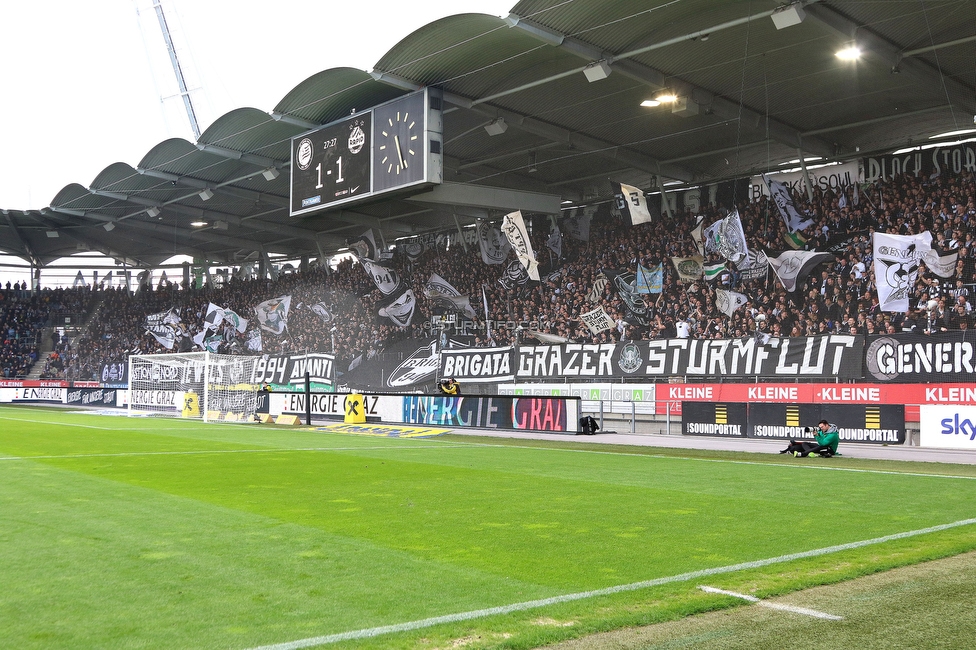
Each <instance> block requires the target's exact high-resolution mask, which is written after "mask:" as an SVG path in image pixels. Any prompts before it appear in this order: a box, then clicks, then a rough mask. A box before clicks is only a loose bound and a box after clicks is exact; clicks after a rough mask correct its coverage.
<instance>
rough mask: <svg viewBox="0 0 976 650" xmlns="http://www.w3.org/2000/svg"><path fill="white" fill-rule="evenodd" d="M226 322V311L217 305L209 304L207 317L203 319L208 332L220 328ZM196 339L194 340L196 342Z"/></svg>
mask: <svg viewBox="0 0 976 650" xmlns="http://www.w3.org/2000/svg"><path fill="white" fill-rule="evenodd" d="M223 322H224V310H223V309H221V308H220V307H218V306H217V305H215V304H213V303H212V302H211V303H208V304H207V315H206V316H204V317H203V323H204V328H205V329H208V330H215V329H217V328H218V327H220V324H221V323H223ZM195 340H196V339H194V341H195Z"/></svg>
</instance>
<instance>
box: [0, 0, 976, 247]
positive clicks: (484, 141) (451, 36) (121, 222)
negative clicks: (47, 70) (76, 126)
mask: <svg viewBox="0 0 976 650" xmlns="http://www.w3.org/2000/svg"><path fill="white" fill-rule="evenodd" d="M852 44H856V45H857V46H858V47H859V48H860V49H861V50H862V56H861V58H860V59H859V60H857V61H856V62H848V61H843V60H841V59H839V58H838V57H837V56H835V53H836V52H837V51H838V50H840V49H842V48H844V47H846V46H849V45H852ZM974 54H976V15H974V12H973V3H972V2H971V0H887V1H885V2H863V1H860V0H820V1H817V0H814V1H809V0H801V1H800V2H795V3H793V4H792V5H785V4H784V3H782V2H776V1H774V0H751V1H731V0H728V1H716V0H680V1H677V2H675V1H674V0H645V1H642V2H636V1H625V0H616V1H608V0H574V1H573V2H565V0H524V1H523V2H519V3H518V4H516V5H515V6H514V7H513V8H512V10H511V14H510V15H509V16H508V17H507V18H497V17H494V16H488V15H480V14H462V15H456V16H451V17H447V18H444V19H441V20H438V21H435V22H433V23H430V24H428V25H426V26H425V27H423V28H421V29H419V30H417V31H416V32H414V33H413V34H411V35H410V36H408V37H407V38H405V39H403V41H401V42H400V43H397V44H396V45H394V46H393V47H392V49H390V50H389V51H388V52H387V54H386V55H385V56H383V58H382V59H380V61H378V62H377V63H376V65H375V68H374V70H373V71H372V72H371V73H367V72H365V71H360V70H354V69H350V68H333V69H329V70H324V71H322V72H320V73H318V74H316V75H314V76H312V77H310V78H309V79H307V80H305V81H304V82H302V83H301V84H299V85H298V86H296V87H295V88H294V89H293V90H292V91H291V92H290V93H288V95H287V96H285V97H284V98H283V99H282V100H281V101H280V102H279V103H278V105H277V106H275V107H274V109H273V110H272V111H271V112H270V113H269V112H267V111H266V110H260V109H256V108H240V109H236V110H234V111H231V112H229V113H227V114H225V115H223V116H222V117H220V118H218V119H217V120H216V121H215V122H214V123H213V125H212V126H211V127H210V128H209V129H207V131H206V132H205V133H203V134H202V135H201V136H200V139H199V141H198V142H196V143H194V142H188V141H186V140H182V139H171V140H166V141H164V142H160V143H159V144H158V145H156V146H155V147H154V148H153V149H152V150H151V151H149V152H147V153H146V155H145V157H144V158H143V159H142V160H141V161H140V162H139V164H138V165H137V166H136V167H135V168H133V167H131V166H130V165H128V164H124V163H115V164H112V165H109V166H108V167H106V168H105V169H104V170H103V171H102V172H101V173H100V174H99V175H98V177H97V178H95V180H94V181H92V182H91V184H90V186H88V187H85V186H84V185H81V184H71V185H68V186H66V187H65V188H63V189H62V190H61V191H60V192H59V193H58V194H57V196H55V197H54V198H53V199H52V200H51V203H50V206H49V207H47V208H44V209H41V210H29V211H22V210H3V211H2V218H0V249H2V250H3V251H5V252H9V253H12V254H15V255H20V256H23V257H25V258H27V259H30V260H32V261H33V262H34V263H36V264H39V265H45V264H47V263H49V262H50V261H52V260H54V259H55V258H57V257H61V256H64V255H69V254H71V253H74V252H77V251H79V250H92V251H100V252H102V253H104V254H106V255H108V256H110V257H114V258H116V259H119V260H121V259H125V260H127V261H128V263H130V264H133V265H137V266H146V265H155V264H159V263H160V262H161V261H162V260H163V259H165V258H167V257H169V256H171V254H172V251H174V249H176V250H179V251H180V252H183V253H185V254H188V255H192V256H194V257H197V258H206V259H208V260H210V261H212V262H214V263H219V264H234V263H239V262H241V261H243V260H245V259H254V257H255V255H256V254H260V253H261V252H264V253H286V254H288V255H290V256H295V257H297V256H300V255H310V256H318V255H319V254H320V253H325V254H330V253H334V252H336V251H337V250H339V249H340V248H342V247H343V246H344V242H345V239H346V238H347V237H350V236H355V235H359V234H361V233H362V232H363V231H364V230H365V229H366V228H373V229H374V231H375V232H377V233H379V234H380V236H381V237H382V238H383V240H384V241H385V242H386V243H387V244H389V243H392V242H393V240H394V239H396V238H398V237H404V236H408V235H411V234H418V233H423V232H429V231H432V230H439V229H443V228H445V227H459V226H463V225H465V224H469V223H472V222H473V221H474V220H475V219H476V218H479V217H489V218H497V217H499V216H500V215H502V214H505V213H507V212H509V211H511V210H513V209H518V208H522V209H524V210H525V211H527V212H546V211H549V212H551V211H552V208H551V206H554V205H559V204H560V203H561V202H563V201H574V202H580V201H595V200H600V199H601V198H602V199H606V198H608V197H609V195H610V185H609V183H608V180H616V181H622V182H625V183H629V184H632V185H636V186H638V187H641V188H643V189H645V190H653V189H657V188H659V187H660V186H661V185H662V184H664V183H672V182H673V181H679V182H681V183H682V184H686V185H688V186H691V185H700V184H703V183H708V182H714V181H716V180H723V179H730V178H737V177H743V176H748V175H751V174H754V173H758V172H760V171H766V170H771V169H776V168H777V167H779V166H782V165H784V164H788V163H789V161H796V160H797V159H798V158H799V156H800V154H801V153H802V154H803V155H804V156H810V157H821V158H822V159H824V160H825V161H842V160H850V159H853V158H857V157H862V156H866V155H869V154H871V153H880V152H890V151H891V150H893V149H896V148H899V147H905V146H911V145H913V144H914V145H917V144H919V143H921V142H928V138H929V137H930V136H933V135H937V134H941V133H945V132H949V131H953V130H958V129H964V128H966V127H967V126H968V127H969V128H972V125H973V119H974V115H976V79H974V76H976V75H974V72H973V70H974V68H973V61H974V58H976V57H974ZM591 78H593V79H594V80H592V81H591V80H590V79H591ZM425 86H429V87H436V88H439V89H441V90H442V91H443V96H444V102H445V104H444V180H445V183H444V185H443V186H440V187H438V188H436V190H435V191H433V192H431V191H424V192H422V193H420V194H419V195H416V196H412V197H411V196H398V197H397V198H395V199H388V200H381V201H376V202H373V203H367V204H362V205H355V206H352V207H343V208H335V209H332V210H328V211H323V212H320V213H316V214H314V215H311V216H307V217H289V216H288V205H289V164H290V162H289V158H290V139H291V138H292V137H294V136H296V135H299V134H301V133H303V132H306V131H308V130H310V129H312V128H315V127H317V126H319V125H321V124H327V123H329V122H332V121H334V120H337V119H339V118H342V117H345V116H347V115H349V114H350V113H351V112H352V111H353V110H354V109H356V110H360V111H361V110H364V109H368V108H370V107H372V106H375V105H377V104H380V103H382V102H385V101H388V100H390V99H393V98H395V97H398V96H400V95H402V94H405V93H407V92H410V91H412V90H415V89H418V88H422V87H425ZM662 93H670V94H673V95H675V96H677V97H678V102H677V103H664V104H661V105H660V106H657V107H646V106H641V102H643V101H645V100H651V99H654V98H655V97H657V96H659V95H660V94H662ZM767 116H768V118H767ZM498 118H503V120H504V122H505V124H506V125H507V127H508V128H507V130H505V131H504V132H502V133H500V134H497V135H494V136H490V135H489V134H488V133H487V132H486V130H485V129H484V128H483V127H485V126H486V125H487V124H488V123H489V122H492V121H494V120H496V119H498ZM119 137H124V136H123V135H122V134H120V136H119ZM793 166H795V162H794V163H793ZM272 169H274V170H277V171H278V172H280V173H279V174H277V175H276V174H275V173H273V172H269V170H272ZM268 179H270V180H268ZM676 187H678V186H676ZM486 188H491V191H486ZM669 189H670V186H669ZM202 193H203V194H202ZM211 193H212V197H211V198H209V200H204V198H203V197H204V196H208V195H210V194H211ZM533 206H535V207H533ZM541 206H550V207H541ZM199 221H205V222H207V224H208V225H206V226H202V227H198V226H192V225H191V223H193V222H199Z"/></svg>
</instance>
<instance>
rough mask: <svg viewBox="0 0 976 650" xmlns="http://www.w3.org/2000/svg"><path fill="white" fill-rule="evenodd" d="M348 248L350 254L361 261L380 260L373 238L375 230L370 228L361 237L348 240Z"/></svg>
mask: <svg viewBox="0 0 976 650" xmlns="http://www.w3.org/2000/svg"><path fill="white" fill-rule="evenodd" d="M346 246H348V247H349V250H350V252H352V254H353V255H355V256H356V257H358V258H359V259H361V260H362V259H367V260H373V261H378V260H379V259H380V257H379V255H378V254H377V250H376V239H375V238H374V237H373V229H372V228H370V229H369V230H367V231H366V232H364V233H363V234H361V235H360V236H359V237H353V238H352V239H347V240H346Z"/></svg>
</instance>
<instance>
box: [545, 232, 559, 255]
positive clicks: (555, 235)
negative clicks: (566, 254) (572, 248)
mask: <svg viewBox="0 0 976 650" xmlns="http://www.w3.org/2000/svg"><path fill="white" fill-rule="evenodd" d="M546 247H547V248H548V249H549V250H551V251H552V252H553V254H554V255H555V256H556V259H557V260H558V259H560V258H561V257H562V256H563V234H562V233H561V232H559V228H556V229H555V230H553V231H552V234H550V235H549V239H547V240H546Z"/></svg>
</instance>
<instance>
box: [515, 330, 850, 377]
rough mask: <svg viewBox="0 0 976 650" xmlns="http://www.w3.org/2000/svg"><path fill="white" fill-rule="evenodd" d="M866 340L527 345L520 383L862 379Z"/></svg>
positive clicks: (520, 354) (519, 356)
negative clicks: (566, 379) (627, 379)
mask: <svg viewBox="0 0 976 650" xmlns="http://www.w3.org/2000/svg"><path fill="white" fill-rule="evenodd" d="M863 354H864V338H863V337H862V336H849V335H829V336H808V337H795V338H780V339H775V338H774V339H770V340H769V342H768V343H761V342H758V341H756V339H755V338H754V337H750V338H742V339H660V340H653V341H627V342H625V343H603V344H579V343H567V344H564V345H526V346H521V347H519V348H518V349H517V352H516V362H517V363H516V369H515V372H516V376H517V377H519V378H520V379H530V378H531V379H555V378H559V377H600V378H603V377H622V378H623V377H633V378H643V377H671V376H695V377H790V378H799V377H802V378H808V379H834V378H841V379H860V378H861V376H862V362H863V360H862V356H863Z"/></svg>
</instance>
